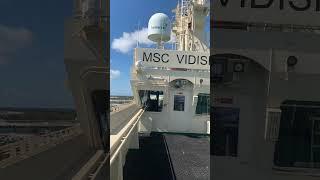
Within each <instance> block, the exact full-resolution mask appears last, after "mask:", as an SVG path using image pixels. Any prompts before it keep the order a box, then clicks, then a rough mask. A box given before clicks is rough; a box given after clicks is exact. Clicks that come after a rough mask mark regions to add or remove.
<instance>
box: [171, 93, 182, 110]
mask: <svg viewBox="0 0 320 180" xmlns="http://www.w3.org/2000/svg"><path fill="white" fill-rule="evenodd" d="M184 102H185V96H183V95H174V105H173V110H174V111H184Z"/></svg>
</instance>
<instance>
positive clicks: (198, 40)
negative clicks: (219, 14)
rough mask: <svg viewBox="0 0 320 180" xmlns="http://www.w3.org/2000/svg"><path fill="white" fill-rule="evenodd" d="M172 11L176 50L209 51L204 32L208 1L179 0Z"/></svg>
mask: <svg viewBox="0 0 320 180" xmlns="http://www.w3.org/2000/svg"><path fill="white" fill-rule="evenodd" d="M174 12H175V14H176V15H175V17H176V18H175V22H174V23H173V28H172V31H173V33H175V34H176V37H177V50H179V51H199V52H209V49H208V47H207V45H206V43H205V40H206V36H205V33H204V28H205V19H206V17H207V16H208V15H209V1H208V0H181V2H180V3H178V5H177V8H176V9H175V10H174Z"/></svg>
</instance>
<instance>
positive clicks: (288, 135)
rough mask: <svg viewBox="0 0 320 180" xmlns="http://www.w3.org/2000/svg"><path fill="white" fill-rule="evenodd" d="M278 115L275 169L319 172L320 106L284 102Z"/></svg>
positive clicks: (317, 103) (314, 103) (316, 104)
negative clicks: (285, 168) (278, 128)
mask: <svg viewBox="0 0 320 180" xmlns="http://www.w3.org/2000/svg"><path fill="white" fill-rule="evenodd" d="M281 111H282V113H281V121H280V131H279V140H278V141H277V143H276V147H275V156H274V163H275V165H277V166H280V167H301V168H320V102H302V101H286V102H285V103H284V104H282V106H281Z"/></svg>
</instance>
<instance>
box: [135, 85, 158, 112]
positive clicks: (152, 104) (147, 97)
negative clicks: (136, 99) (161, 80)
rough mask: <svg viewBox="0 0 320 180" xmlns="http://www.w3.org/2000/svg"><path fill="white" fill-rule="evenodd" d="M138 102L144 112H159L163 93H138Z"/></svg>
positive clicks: (142, 91)
mask: <svg viewBox="0 0 320 180" xmlns="http://www.w3.org/2000/svg"><path fill="white" fill-rule="evenodd" d="M139 96H140V102H141V104H142V106H143V107H145V108H146V111H151V112H161V111H162V107H163V91H148V90H140V91H139Z"/></svg>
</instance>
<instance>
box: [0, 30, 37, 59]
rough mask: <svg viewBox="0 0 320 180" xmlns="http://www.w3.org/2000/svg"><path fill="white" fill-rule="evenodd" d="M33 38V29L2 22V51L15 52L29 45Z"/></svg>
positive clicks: (0, 31) (0, 49) (0, 43)
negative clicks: (11, 25) (10, 25)
mask: <svg viewBox="0 0 320 180" xmlns="http://www.w3.org/2000/svg"><path fill="white" fill-rule="evenodd" d="M31 40H32V33H31V31H29V30H27V29H25V28H19V27H9V26H4V25H1V24H0V53H1V54H4V53H13V52H16V51H17V50H19V49H20V48H23V47H25V46H26V45H28V44H29V43H30V42H31Z"/></svg>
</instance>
